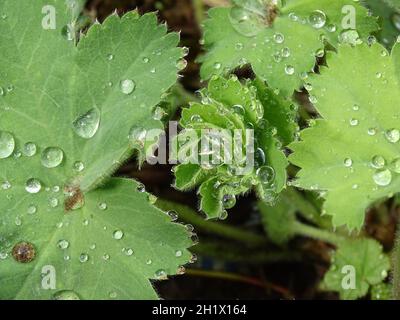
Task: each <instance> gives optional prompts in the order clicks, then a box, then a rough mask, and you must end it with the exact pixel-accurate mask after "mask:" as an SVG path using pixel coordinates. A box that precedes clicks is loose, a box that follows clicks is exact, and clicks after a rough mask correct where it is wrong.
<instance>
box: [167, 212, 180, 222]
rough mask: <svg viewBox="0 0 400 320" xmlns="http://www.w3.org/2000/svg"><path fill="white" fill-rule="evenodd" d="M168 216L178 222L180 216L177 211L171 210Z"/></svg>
mask: <svg viewBox="0 0 400 320" xmlns="http://www.w3.org/2000/svg"><path fill="white" fill-rule="evenodd" d="M167 214H168V216H169V217H170V218H171V221H176V220H178V214H177V213H176V212H175V211H173V210H170V211H168V212H167Z"/></svg>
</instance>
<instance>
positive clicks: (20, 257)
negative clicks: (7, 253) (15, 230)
mask: <svg viewBox="0 0 400 320" xmlns="http://www.w3.org/2000/svg"><path fill="white" fill-rule="evenodd" d="M12 256H13V257H14V259H15V260H16V261H18V262H21V263H28V262H31V261H32V260H33V259H35V256H36V251H35V247H34V246H33V244H32V243H29V242H25V241H24V242H19V243H17V244H16V245H15V246H14V247H13V249H12Z"/></svg>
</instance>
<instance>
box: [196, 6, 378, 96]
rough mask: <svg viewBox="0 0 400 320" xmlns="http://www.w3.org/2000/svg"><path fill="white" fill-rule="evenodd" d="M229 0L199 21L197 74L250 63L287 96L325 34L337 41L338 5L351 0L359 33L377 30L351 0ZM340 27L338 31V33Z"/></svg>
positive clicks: (303, 75) (311, 64)
mask: <svg viewBox="0 0 400 320" xmlns="http://www.w3.org/2000/svg"><path fill="white" fill-rule="evenodd" d="M285 2H286V4H285V5H283V6H282V5H278V6H274V5H272V4H271V2H270V1H254V0H243V1H233V3H234V5H233V6H232V7H228V8H213V9H211V10H210V11H209V19H208V20H207V21H206V22H205V25H204V40H205V48H206V50H207V53H206V54H205V56H204V57H202V58H201V62H202V63H203V65H202V68H201V76H202V78H203V79H209V78H210V77H211V75H213V74H218V75H220V74H226V73H228V72H231V71H232V70H234V69H235V68H237V67H238V66H243V65H245V64H248V63H249V64H251V67H252V68H253V70H254V72H255V73H256V75H257V76H258V77H259V78H261V79H263V80H266V81H267V82H268V85H269V86H270V87H271V88H277V89H279V90H281V92H282V94H283V95H285V96H289V95H291V94H292V93H293V91H294V90H296V89H298V88H299V87H300V86H301V84H302V80H305V79H306V78H307V73H308V72H311V71H312V69H313V67H314V65H315V63H316V56H321V54H322V55H323V53H324V46H325V42H324V39H326V40H327V41H328V42H329V43H330V44H331V45H333V46H335V47H336V46H337V44H338V38H339V37H345V36H346V34H345V33H344V32H346V31H347V32H349V31H348V30H344V29H343V27H342V20H343V19H344V18H345V17H346V14H342V8H343V7H344V6H346V5H351V6H352V7H353V8H354V9H355V12H356V26H357V31H358V34H359V35H360V36H361V37H362V38H366V37H367V35H368V34H369V33H370V32H372V31H374V30H377V24H376V22H375V18H373V17H369V16H368V15H367V10H366V9H365V8H363V7H362V6H361V5H360V4H358V3H355V2H354V1H352V0H336V1H331V0H311V1H310V0H290V1H285ZM342 33H343V34H342ZM353 33H354V32H353Z"/></svg>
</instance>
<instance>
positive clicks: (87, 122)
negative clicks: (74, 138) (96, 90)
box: [73, 108, 100, 139]
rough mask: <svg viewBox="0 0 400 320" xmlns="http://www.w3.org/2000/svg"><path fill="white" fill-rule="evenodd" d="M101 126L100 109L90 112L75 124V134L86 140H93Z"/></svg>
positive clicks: (79, 118)
mask: <svg viewBox="0 0 400 320" xmlns="http://www.w3.org/2000/svg"><path fill="white" fill-rule="evenodd" d="M99 125H100V110H99V109H98V108H93V109H91V110H89V111H88V112H87V113H85V114H83V115H81V116H79V117H78V118H77V119H76V120H75V121H74V122H73V127H74V131H75V133H76V134H77V135H78V136H80V137H81V138H84V139H90V138H92V137H93V136H94V135H95V134H96V132H97V130H98V129H99Z"/></svg>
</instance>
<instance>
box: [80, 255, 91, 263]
mask: <svg viewBox="0 0 400 320" xmlns="http://www.w3.org/2000/svg"><path fill="white" fill-rule="evenodd" d="M88 260H89V255H88V254H87V253H81V255H80V256H79V261H80V262H82V263H85V262H87V261H88Z"/></svg>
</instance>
